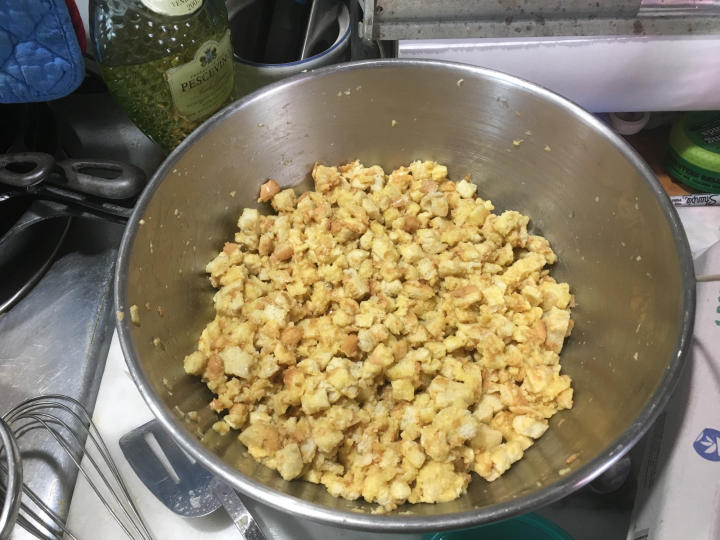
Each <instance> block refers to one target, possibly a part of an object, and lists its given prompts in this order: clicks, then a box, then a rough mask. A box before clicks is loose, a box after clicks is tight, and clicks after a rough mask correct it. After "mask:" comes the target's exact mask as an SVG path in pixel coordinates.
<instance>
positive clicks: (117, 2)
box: [91, 0, 233, 150]
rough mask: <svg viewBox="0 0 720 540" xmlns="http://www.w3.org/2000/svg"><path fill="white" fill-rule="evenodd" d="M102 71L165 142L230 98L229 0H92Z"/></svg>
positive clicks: (169, 144)
mask: <svg viewBox="0 0 720 540" xmlns="http://www.w3.org/2000/svg"><path fill="white" fill-rule="evenodd" d="M91 2H92V4H91V6H92V13H91V21H92V37H93V42H94V45H95V52H96V55H97V59H98V61H99V63H100V66H101V68H102V75H103V79H104V80H105V83H106V84H107V86H108V88H109V89H110V92H111V93H112V94H113V96H114V97H115V99H116V100H117V101H118V102H119V103H120V105H121V106H122V107H123V109H124V110H125V112H126V113H127V115H128V116H129V117H130V119H131V120H132V121H133V122H134V123H135V124H136V125H137V126H138V127H139V128H140V129H141V130H142V131H143V132H145V134H147V135H148V136H149V137H150V138H151V139H153V140H154V141H156V142H157V143H159V144H160V145H161V146H163V147H164V148H165V149H166V150H172V149H173V148H175V147H176V146H177V145H178V144H179V143H180V142H181V141H182V140H183V139H184V138H185V137H186V136H187V135H188V134H189V133H190V132H191V131H192V130H193V129H195V128H196V127H197V126H198V125H199V124H200V123H201V122H202V121H203V120H205V119H207V118H208V117H209V116H211V115H212V114H213V113H215V112H216V111H217V110H218V109H220V108H221V107H223V106H224V105H226V104H227V103H229V102H230V101H231V99H232V90H233V60H232V46H231V44H230V30H229V28H228V15H227V9H226V7H225V2H224V0H91Z"/></svg>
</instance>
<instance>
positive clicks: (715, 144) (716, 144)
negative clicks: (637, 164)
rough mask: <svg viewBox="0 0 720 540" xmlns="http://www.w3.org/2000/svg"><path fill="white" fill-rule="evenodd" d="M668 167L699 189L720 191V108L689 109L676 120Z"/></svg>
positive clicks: (685, 181) (671, 172)
mask: <svg viewBox="0 0 720 540" xmlns="http://www.w3.org/2000/svg"><path fill="white" fill-rule="evenodd" d="M666 167H667V171H668V173H669V174H670V176H672V177H673V178H674V179H675V180H678V181H680V182H682V183H684V184H687V185H688V186H690V187H692V188H694V189H697V190H698V191H704V192H706V193H718V192H720V111H703V112H692V113H687V114H685V115H684V116H683V117H682V118H681V119H680V120H679V121H677V122H676V123H675V125H674V126H673V128H672V130H671V131H670V148H669V150H668V156H667V161H666Z"/></svg>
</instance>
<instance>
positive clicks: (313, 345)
mask: <svg viewBox="0 0 720 540" xmlns="http://www.w3.org/2000/svg"><path fill="white" fill-rule="evenodd" d="M312 177H313V180H314V183H315V191H310V192H306V193H303V194H302V195H299V196H298V195H296V193H295V192H294V191H293V190H292V189H284V190H280V188H279V186H278V185H277V183H276V182H274V181H269V182H267V183H266V184H263V186H262V187H261V193H260V200H263V201H267V202H270V203H271V205H272V207H273V209H274V210H275V211H276V214H274V215H262V214H260V212H259V211H258V210H257V209H253V208H245V209H244V210H243V211H242V214H241V215H240V217H239V219H238V222H237V230H236V232H235V235H234V238H233V239H232V240H233V241H232V242H227V243H226V244H225V245H224V247H223V249H222V251H221V252H220V253H219V254H218V255H217V256H216V257H215V258H214V259H213V260H212V261H211V262H210V263H209V264H208V265H207V268H206V270H207V272H208V274H209V277H210V282H211V284H212V285H213V287H215V288H216V289H217V293H216V294H215V296H214V307H215V318H214V320H213V321H211V322H210V323H209V324H208V325H207V326H206V327H205V329H204V330H203V332H202V334H201V336H200V339H199V342H198V344H197V349H196V350H195V351H194V352H192V353H191V354H189V355H188V356H186V357H185V359H184V369H185V372H186V373H188V374H191V375H195V376H198V377H201V378H202V379H203V381H204V382H205V383H206V384H207V386H208V388H209V389H210V391H211V392H212V393H213V394H214V396H215V397H214V399H213V400H212V401H211V402H210V404H209V408H210V409H211V410H212V411H214V412H215V413H218V414H220V415H221V419H220V420H219V421H217V422H215V423H214V424H213V426H212V429H213V430H214V431H216V432H217V433H220V434H229V433H232V434H233V436H237V437H238V438H239V440H240V441H241V442H242V443H243V444H244V445H245V446H246V447H247V449H248V452H249V454H250V455H251V456H252V457H253V458H254V459H256V460H257V461H259V462H260V463H262V464H264V465H266V466H267V467H270V468H272V469H275V470H276V471H277V472H278V474H280V476H281V477H282V478H283V479H285V480H292V479H294V478H299V479H303V480H306V481H308V482H313V483H318V484H323V485H324V486H326V488H327V489H328V492H329V493H330V494H332V495H333V496H336V497H343V498H346V499H350V500H354V499H360V498H362V499H365V500H366V501H368V502H371V503H376V504H377V505H378V506H377V508H375V510H374V511H376V512H387V511H391V510H393V509H395V508H397V507H398V506H399V505H401V504H403V503H405V502H410V503H436V502H445V501H451V500H454V499H456V498H458V497H459V496H461V495H462V494H463V493H465V491H466V489H467V486H468V483H469V482H470V480H471V474H472V473H475V474H477V475H479V476H481V477H482V478H483V479H484V480H485V481H488V482H492V481H494V480H495V479H497V478H499V477H500V476H501V475H502V474H504V473H505V472H506V471H507V470H509V469H510V467H511V466H512V464H513V463H515V462H517V461H518V460H519V459H521V458H522V457H523V455H524V453H525V452H526V451H527V450H528V448H530V447H531V446H532V445H533V444H534V441H535V440H536V439H538V438H539V437H541V436H542V435H543V434H544V433H545V431H546V430H547V429H548V426H549V422H548V420H549V419H550V418H551V417H552V416H553V415H554V414H555V413H556V412H558V411H561V410H563V409H569V408H571V407H572V405H573V388H572V380H571V379H570V377H569V376H568V375H566V374H563V373H561V365H560V352H561V349H562V348H563V344H564V341H565V338H566V336H568V335H569V334H570V332H571V330H572V327H573V321H572V319H571V317H570V307H571V306H572V305H573V298H572V295H571V293H570V288H569V285H568V284H567V283H559V282H557V281H556V280H555V279H554V278H553V277H552V276H551V275H550V270H549V269H550V267H551V266H552V265H553V264H554V263H555V262H556V260H557V257H556V255H555V253H554V252H553V250H552V249H551V247H550V244H549V242H548V241H547V239H545V238H544V237H542V236H536V235H533V234H531V233H530V232H528V230H527V227H528V223H529V218H528V217H527V216H524V215H523V214H521V213H519V212H516V211H513V210H508V211H504V212H502V213H499V214H496V213H494V212H493V210H494V206H493V204H492V203H491V202H490V201H488V200H485V199H482V198H481V197H480V196H478V194H477V185H476V184H473V183H472V182H469V181H468V180H461V181H460V182H453V181H452V180H450V178H449V177H448V170H447V168H446V167H445V166H444V165H442V164H439V163H436V162H432V161H426V162H420V161H416V162H413V163H411V164H409V165H408V166H405V167H400V168H398V169H396V170H394V171H392V172H390V173H389V174H388V173H386V172H385V171H384V170H383V169H382V168H381V167H380V166H377V165H374V166H371V167H365V166H364V165H362V164H361V163H359V162H353V163H348V164H346V165H342V166H339V167H334V166H325V165H321V164H316V165H315V166H314V168H313V171H312ZM271 182H272V183H271ZM561 422H562V419H561ZM568 470H569V469H568Z"/></svg>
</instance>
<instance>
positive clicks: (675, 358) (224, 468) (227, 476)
mask: <svg viewBox="0 0 720 540" xmlns="http://www.w3.org/2000/svg"><path fill="white" fill-rule="evenodd" d="M417 67H421V68H426V69H427V68H432V69H439V70H446V71H451V72H453V73H454V74H456V75H457V76H458V77H460V78H461V77H462V76H463V74H465V75H466V76H470V75H475V76H480V77H483V78H490V79H495V80H499V81H501V82H504V83H506V84H510V85H512V86H516V87H520V88H521V89H524V90H528V91H530V92H532V93H534V94H536V95H539V96H541V97H542V98H544V99H546V100H548V101H550V102H552V103H554V104H556V105H558V106H560V107H563V108H565V109H567V110H569V111H570V112H571V113H572V114H573V115H575V116H576V117H577V118H578V119H579V120H581V121H582V122H584V123H585V124H586V125H589V126H590V127H591V128H593V129H594V130H596V131H598V132H600V134H602V135H604V136H605V137H606V138H607V139H608V141H609V142H610V143H611V144H612V145H613V146H614V147H615V148H616V149H617V150H618V151H619V152H620V153H621V154H622V155H623V156H624V157H625V158H626V159H627V160H628V161H630V163H631V164H632V165H634V167H635V168H636V169H637V170H638V171H639V172H640V173H641V175H642V177H643V178H644V180H645V182H646V183H647V184H648V187H649V188H650V190H651V191H652V193H653V194H654V195H655V198H656V199H657V202H658V204H659V205H660V206H661V208H662V210H664V214H665V216H666V218H667V219H668V222H669V223H668V224H669V226H670V230H671V234H672V236H673V241H674V244H675V248H676V252H677V255H678V259H679V266H680V273H681V278H682V281H683V283H685V284H688V283H692V284H693V285H692V286H690V285H686V286H684V287H683V290H682V295H683V296H682V319H681V325H680V326H681V330H680V332H679V336H678V338H677V341H676V344H675V348H674V351H673V354H672V356H671V357H670V359H669V361H668V367H667V369H666V370H665V374H664V376H663V378H662V380H661V381H660V383H659V384H658V386H657V388H656V389H655V391H654V393H653V394H652V395H651V396H650V398H649V400H648V402H647V403H646V404H645V406H644V407H643V409H642V410H641V412H640V414H639V415H638V416H637V417H636V418H635V420H634V421H633V423H632V424H631V425H630V426H629V427H628V429H626V430H625V431H624V432H623V433H622V434H621V435H620V436H619V437H618V438H617V439H616V440H614V441H612V442H611V443H609V444H608V445H607V447H606V448H605V449H604V450H603V451H601V452H600V453H599V454H598V455H597V456H596V457H595V458H593V459H592V460H590V461H589V462H588V463H586V464H585V465H584V466H582V467H580V468H578V469H577V470H575V471H572V472H570V473H568V474H567V475H566V476H562V477H559V478H558V480H556V481H555V482H554V483H553V484H551V485H549V486H546V487H543V488H540V489H538V490H537V491H534V492H532V493H528V494H525V495H521V496H518V497H517V498H514V499H511V500H509V501H505V502H501V503H496V504H492V505H488V506H483V507H481V508H477V509H473V510H467V511H463V512H456V513H448V514H438V515H417V516H411V515H399V514H393V513H390V514H386V515H378V514H369V513H359V512H349V511H344V510H339V509H333V508H328V507H326V506H322V505H318V504H315V503H312V502H309V501H306V500H303V499H300V498H297V497H295V496H292V495H289V494H286V493H283V492H280V491H276V490H274V489H272V488H269V487H267V486H265V485H263V484H261V483H260V482H258V481H256V480H254V479H253V478H251V477H249V476H246V475H244V474H243V473H241V472H240V471H238V470H237V469H235V468H233V467H231V466H230V465H228V464H227V463H225V462H223V461H222V460H221V459H220V458H219V457H218V456H216V455H215V454H213V453H212V452H211V451H210V450H209V449H207V448H206V447H205V446H204V445H202V444H201V442H200V441H199V440H198V439H196V438H195V437H194V436H193V435H192V434H190V432H189V431H188V430H186V429H185V428H184V427H183V426H182V424H181V422H180V421H179V420H177V419H176V418H175V416H174V415H173V413H172V411H171V410H170V409H169V408H168V407H167V406H166V405H165V404H164V403H163V401H162V400H161V399H160V397H159V396H158V395H157V394H155V392H154V391H153V389H152V386H151V384H150V382H149V379H148V377H147V376H146V374H145V372H144V369H143V367H142V364H141V363H140V360H139V355H138V354H137V351H136V350H135V347H134V345H133V341H132V337H131V331H130V330H131V323H130V320H129V319H130V318H129V317H117V320H116V329H117V333H118V337H119V340H120V346H121V349H122V351H123V355H124V357H125V362H126V364H127V366H128V370H129V371H130V374H131V376H132V378H133V381H134V382H135V384H136V386H137V387H138V390H139V391H140V394H141V395H142V397H143V399H144V401H145V403H146V404H147V405H148V407H149V408H150V410H151V411H152V413H153V415H154V416H155V417H156V418H157V419H158V420H159V421H160V423H161V424H162V425H163V427H164V428H165V429H166V430H167V431H168V432H169V433H170V434H171V436H172V437H173V438H174V440H175V441H176V442H178V444H180V445H181V447H182V448H184V449H185V450H186V451H187V452H189V453H190V454H191V455H192V456H193V457H194V458H195V459H197V460H198V461H199V462H200V463H201V464H202V465H203V466H205V467H206V468H207V469H209V470H210V471H211V472H212V473H214V474H216V475H217V476H219V477H221V478H222V479H223V480H225V481H226V482H228V483H229V484H230V485H232V486H233V487H235V488H236V489H237V490H238V491H240V492H242V493H244V494H245V495H248V496H250V497H252V498H254V499H256V500H258V501H260V502H262V503H263V504H267V505H269V506H271V507H274V508H275V509H277V510H280V511H284V512H288V513H290V514H294V515H295V516H297V517H301V518H308V519H311V520H314V521H318V522H321V523H324V524H327V525H334V526H339V527H344V528H351V529H360V530H375V531H385V532H392V531H395V532H398V531H404V532H412V531H416V532H424V531H439V530H447V529H460V528H467V527H471V526H475V525H478V524H481V523H486V522H490V521H496V520H501V519H506V518H509V517H512V516H514V515H518V514H521V513H524V512H528V511H530V510H532V509H534V508H538V507H540V506H544V505H547V504H550V503H552V502H554V501H556V500H559V499H561V498H563V497H565V496H567V495H569V494H570V493H572V492H573V491H575V490H577V489H579V488H580V487H582V486H584V485H586V484H587V483H589V482H591V481H592V480H593V479H595V478H596V477H597V476H599V475H600V474H602V473H603V472H604V471H606V470H607V469H608V468H609V467H611V466H612V465H613V464H614V463H616V462H617V461H618V460H619V459H620V458H622V457H623V456H624V455H625V454H626V453H627V452H628V451H629V450H630V449H631V448H632V446H633V445H634V444H635V443H637V441H638V440H639V439H640V438H641V437H642V436H643V435H644V434H645V432H646V431H647V430H648V429H649V428H650V426H651V425H652V424H653V422H654V420H655V419H656V418H657V416H658V415H659V414H660V412H661V411H662V410H663V408H664V407H665V405H666V404H667V402H668V400H669V399H670V397H671V395H672V392H673V390H674V389H675V387H676V385H677V382H678V380H679V378H680V375H681V373H682V369H681V368H682V366H683V364H684V362H685V359H686V357H687V353H688V351H689V348H690V344H691V338H692V331H693V323H694V316H695V287H694V279H695V276H694V270H693V264H692V257H691V251H690V247H689V245H688V241H687V237H686V235H685V232H684V229H683V227H682V224H681V222H680V219H679V217H678V215H677V212H676V210H675V208H674V206H673V205H672V204H671V202H670V199H669V198H668V197H667V195H666V193H665V191H664V190H663V188H662V186H661V185H660V183H659V182H658V181H657V178H656V176H655V174H654V173H653V172H652V170H651V169H650V167H649V166H648V165H647V164H646V163H645V161H644V160H643V159H642V158H641V157H640V156H639V155H638V154H637V153H636V152H635V150H634V149H633V148H632V147H631V146H630V145H629V144H628V143H627V142H625V141H624V140H623V139H622V138H621V137H620V136H619V135H617V134H616V133H615V132H614V131H612V129H611V128H610V127H609V126H607V125H606V124H605V123H603V122H602V121H601V120H599V119H598V118H596V117H595V116H594V115H592V114H591V113H589V112H588V111H586V110H585V109H583V108H582V107H580V106H579V105H577V104H576V103H574V102H573V101H571V100H569V99H567V98H565V97H562V96H560V95H559V94H557V93H555V92H553V91H551V90H548V89H546V88H544V87H542V86H540V85H537V84H535V83H531V82H529V81H526V80H524V79H521V78H518V77H515V76H512V75H508V74H505V73H502V72H500V71H496V70H492V69H487V68H481V67H476V66H471V65H468V64H461V63H456V62H446V61H437V60H417V59H412V60H406V59H387V60H362V61H355V62H347V63H343V64H337V65H333V66H329V67H324V68H321V69H318V70H313V71H309V72H307V73H300V74H298V75H295V76H293V77H290V78H288V79H284V80H282V81H278V82H276V83H273V84H271V85H268V86H265V87H263V88H261V89H259V90H256V91H255V92H253V93H252V94H249V95H247V96H245V97H244V98H242V99H240V100H238V101H236V102H234V103H232V104H230V105H228V106H227V107H226V108H224V109H222V110H221V111H219V112H218V113H216V114H215V115H214V116H212V117H210V118H209V119H208V120H206V121H205V122H204V123H203V124H202V125H201V126H199V127H198V128H197V129H196V130H195V131H194V132H193V133H191V134H190V135H189V136H188V137H187V138H186V139H185V140H184V141H183V142H182V143H181V144H180V145H179V146H178V147H177V148H176V149H175V150H174V151H173V152H172V153H171V154H170V155H169V156H168V157H167V158H166V159H165V161H164V162H163V163H162V164H161V165H160V167H159V168H158V169H157V171H156V172H155V174H154V175H153V176H152V178H151V180H150V181H149V182H148V185H147V186H146V188H145V190H144V191H143V193H142V194H141V196H140V197H139V199H138V202H137V204H136V206H135V209H134V211H133V213H132V215H131V217H130V219H129V220H128V225H127V227H126V229H125V232H124V234H123V238H122V242H121V245H120V250H119V253H118V259H117V264H116V271H115V280H114V295H115V298H114V299H115V306H116V309H117V311H118V313H125V312H127V310H128V307H129V306H127V305H126V299H127V297H128V279H127V277H128V272H129V262H130V253H131V251H132V247H133V243H134V239H135V236H136V234H137V231H138V228H139V221H140V219H141V218H142V216H143V213H144V212H145V209H146V208H147V206H148V204H149V202H150V201H151V199H152V198H153V196H154V194H155V192H156V190H157V189H158V187H159V185H160V184H161V182H162V181H163V179H164V178H165V177H166V176H168V174H169V173H170V172H171V171H172V168H173V167H174V165H175V163H176V162H177V161H178V160H179V159H180V157H181V156H182V155H183V154H184V153H185V152H186V151H187V150H188V149H189V148H190V146H191V145H193V144H194V143H195V141H197V140H198V139H200V138H201V137H203V135H204V134H205V133H206V132H208V131H209V130H211V129H213V127H214V126H215V125H216V124H218V123H220V122H222V121H223V120H224V119H225V118H226V117H229V116H230V115H232V114H233V113H234V112H235V111H236V110H237V109H240V108H244V107H246V106H249V104H251V103H253V102H255V101H260V100H262V99H263V98H264V96H266V95H268V94H272V93H275V92H278V91H280V90H282V89H286V88H290V87H293V86H299V85H302V83H303V81H305V80H306V79H309V78H315V77H323V76H330V75H332V74H334V73H339V72H346V71H356V70H368V69H385V68H394V69H405V68H417Z"/></svg>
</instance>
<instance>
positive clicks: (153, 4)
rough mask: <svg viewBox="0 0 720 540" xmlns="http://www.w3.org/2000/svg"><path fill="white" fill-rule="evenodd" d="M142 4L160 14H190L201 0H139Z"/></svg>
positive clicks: (199, 4)
mask: <svg viewBox="0 0 720 540" xmlns="http://www.w3.org/2000/svg"><path fill="white" fill-rule="evenodd" d="M140 2H142V3H143V5H144V6H145V7H146V8H148V9H150V10H152V11H154V12H155V13H160V14H161V15H171V16H178V15H190V14H191V13H194V12H196V11H197V10H198V9H200V6H202V3H203V0H140Z"/></svg>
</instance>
